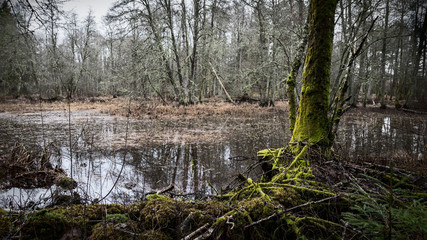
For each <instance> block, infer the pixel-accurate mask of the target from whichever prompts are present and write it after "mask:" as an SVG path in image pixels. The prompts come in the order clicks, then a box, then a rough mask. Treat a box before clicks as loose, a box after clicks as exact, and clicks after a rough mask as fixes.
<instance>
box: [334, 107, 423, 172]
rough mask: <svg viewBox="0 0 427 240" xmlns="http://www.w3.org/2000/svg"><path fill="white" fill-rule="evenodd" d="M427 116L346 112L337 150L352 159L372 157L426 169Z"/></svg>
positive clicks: (377, 159) (385, 161)
mask: <svg viewBox="0 0 427 240" xmlns="http://www.w3.org/2000/svg"><path fill="white" fill-rule="evenodd" d="M426 122H427V118H426V117H425V116H417V115H405V114H401V115H393V116H385V115H384V114H378V113H371V114H367V113H365V114H363V113H362V114H361V113H360V112H359V111H356V112H353V113H350V114H348V115H346V116H345V117H344V119H343V121H342V124H341V126H340V131H339V134H338V136H337V144H336V149H337V151H338V152H339V154H340V155H341V156H343V157H346V158H348V159H352V160H369V161H376V162H378V163H381V164H385V165H389V164H390V161H391V160H394V163H395V164H397V165H399V166H400V167H407V168H412V169H414V168H415V169H416V168H424V169H425V167H426V166H425V165H426V153H427V148H426V141H427V131H426Z"/></svg>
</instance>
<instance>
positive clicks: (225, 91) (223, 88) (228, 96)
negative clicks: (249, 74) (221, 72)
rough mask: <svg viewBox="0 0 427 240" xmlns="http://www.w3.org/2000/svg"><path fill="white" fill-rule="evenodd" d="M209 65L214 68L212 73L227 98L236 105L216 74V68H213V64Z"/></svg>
mask: <svg viewBox="0 0 427 240" xmlns="http://www.w3.org/2000/svg"><path fill="white" fill-rule="evenodd" d="M209 65H210V66H211V68H212V72H213V74H214V75H215V78H216V80H218V83H219V85H220V86H221V88H222V90H223V91H224V93H225V95H226V96H227V98H228V100H229V101H230V102H231V103H232V104H236V103H235V102H234V101H233V99H232V98H231V97H230V95H229V94H228V92H227V89H225V87H224V85H223V84H222V82H221V79H219V77H218V74H216V71H215V68H214V67H213V65H212V63H210V62H209Z"/></svg>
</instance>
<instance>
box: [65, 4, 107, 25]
mask: <svg viewBox="0 0 427 240" xmlns="http://www.w3.org/2000/svg"><path fill="white" fill-rule="evenodd" d="M114 1H115V0H70V1H68V2H66V3H64V5H63V7H64V10H65V11H74V12H75V13H76V14H77V15H78V17H79V19H84V18H85V17H86V16H87V15H88V13H89V10H92V13H93V15H94V16H95V21H96V24H97V25H98V26H97V27H98V29H99V28H100V26H99V24H102V18H103V17H104V16H105V15H106V14H107V12H108V10H109V9H110V8H111V7H112V6H113V3H114Z"/></svg>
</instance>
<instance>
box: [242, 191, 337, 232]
mask: <svg viewBox="0 0 427 240" xmlns="http://www.w3.org/2000/svg"><path fill="white" fill-rule="evenodd" d="M338 197H341V195H335V196H332V197H327V198H324V199H321V200H318V201H311V202H306V203H304V204H301V205H298V206H295V207H291V208H288V209H285V210H283V211H280V212H276V213H274V214H273V215H270V216H268V217H266V218H263V219H260V220H258V221H256V222H253V223H251V224H249V225H247V226H245V230H246V229H247V228H250V227H252V226H255V225H258V224H260V223H263V222H265V221H268V220H270V219H273V218H275V217H278V216H281V215H283V214H285V213H287V212H290V211H292V210H295V209H298V208H302V207H305V206H308V205H312V204H318V203H322V202H326V201H329V200H331V199H335V198H338Z"/></svg>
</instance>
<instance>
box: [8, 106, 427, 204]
mask: <svg viewBox="0 0 427 240" xmlns="http://www.w3.org/2000/svg"><path fill="white" fill-rule="evenodd" d="M42 119H43V121H42ZM286 121H287V117H286V116H280V117H279V116H268V117H262V118H261V117H260V118H232V117H223V118H221V119H220V118H218V117H217V118H211V119H208V118H171V119H144V120H130V121H129V125H128V131H127V133H126V128H127V119H126V118H124V117H119V116H111V115H106V114H101V113H99V112H98V111H97V110H80V111H74V112H72V113H71V124H70V127H71V134H70V133H69V125H68V124H69V122H68V113H67V112H66V111H49V112H43V117H41V114H40V113H25V114H14V113H0V124H1V128H0V155H5V154H8V153H9V152H10V149H12V148H13V147H14V146H15V145H16V144H17V143H19V144H22V145H24V146H27V147H28V148H29V149H34V148H37V147H38V148H40V146H43V145H46V144H53V146H54V149H55V150H56V151H55V155H54V156H55V157H54V158H53V159H52V160H51V163H52V165H53V166H58V167H60V168H63V169H64V170H65V171H66V173H67V174H68V176H70V175H71V172H72V177H73V179H75V180H76V181H77V183H78V187H77V189H75V190H74V191H76V192H77V193H78V194H79V195H80V196H81V197H82V199H85V200H86V201H87V202H89V203H90V202H93V201H96V200H100V199H103V201H102V203H129V202H132V201H138V200H140V199H142V198H143V197H144V195H145V194H146V193H148V192H153V191H158V190H160V189H162V188H165V187H166V186H168V185H170V184H174V186H175V191H176V193H180V194H182V195H184V196H185V195H187V196H190V197H192V198H194V197H195V198H199V197H202V196H206V195H209V194H215V193H216V192H215V189H217V190H218V189H220V188H221V187H225V186H226V185H227V184H228V183H229V182H230V181H231V180H232V179H233V178H234V176H236V174H237V173H240V172H243V171H244V170H245V169H246V167H247V166H249V165H250V164H253V163H254V162H256V152H257V151H259V150H261V149H264V148H277V147H282V146H283V145H284V144H286V143H287V142H288V141H289V136H290V133H289V131H288V130H287V129H288V127H287V126H286V124H284V122H286ZM426 122H427V120H426V117H417V118H413V117H410V116H409V117H408V116H403V117H402V116H396V117H389V116H384V115H382V114H371V113H365V114H359V113H349V114H347V115H346V117H345V118H344V119H343V121H342V123H341V127H340V130H339V133H338V136H337V139H336V141H337V145H336V146H335V150H336V152H337V153H339V154H340V155H341V156H343V157H347V158H350V159H361V160H366V159H370V158H378V159H393V158H394V159H398V160H399V159H404V160H405V161H409V162H408V164H411V165H413V166H415V167H416V166H417V165H420V164H421V166H424V165H425V162H426V161H425V156H426V152H427V150H426V140H427V136H426V135H427V133H426ZM70 135H71V145H72V151H71V152H72V154H70V138H69V137H70ZM383 164H384V163H383ZM386 164H387V163H386ZM213 188H215V189H213ZM55 191H57V189H56V187H55V186H53V187H51V188H48V189H43V188H36V189H20V188H12V189H8V190H1V191H0V206H1V207H6V208H12V207H13V208H17V207H24V206H28V205H29V203H31V204H34V203H36V204H40V205H41V206H43V205H46V204H49V201H50V199H51V195H52V194H53V193H54V192H55ZM68 194H69V193H68ZM188 194H190V195H188ZM105 196H107V197H105ZM104 197H105V198H104Z"/></svg>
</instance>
